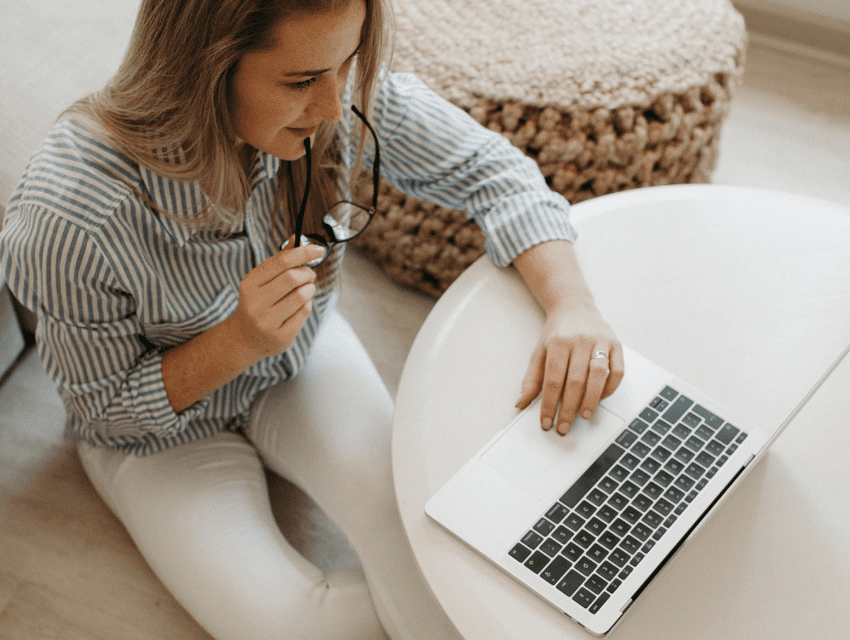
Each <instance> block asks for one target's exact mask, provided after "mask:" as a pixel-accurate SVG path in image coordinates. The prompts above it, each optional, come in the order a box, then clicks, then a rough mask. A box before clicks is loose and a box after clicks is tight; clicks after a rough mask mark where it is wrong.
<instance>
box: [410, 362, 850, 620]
mask: <svg viewBox="0 0 850 640" xmlns="http://www.w3.org/2000/svg"><path fill="white" fill-rule="evenodd" d="M848 349H850V347H848ZM848 349H845V351H844V352H843V353H842V354H841V357H839V359H838V360H837V361H836V362H835V363H834V364H833V365H832V366H831V367H830V369H829V370H828V371H827V372H826V373H824V375H823V377H822V378H821V379H820V380H819V381H818V383H817V384H816V385H815V387H814V388H813V389H812V390H811V391H810V392H809V393H808V394H807V395H806V397H805V398H804V399H803V400H802V402H801V403H800V404H799V405H798V406H797V408H796V409H795V411H794V412H793V413H792V414H791V415H790V416H789V417H788V418H787V419H786V420H785V422H784V423H783V424H782V426H781V427H780V428H779V429H776V425H766V426H765V425H756V424H751V423H748V422H746V421H745V420H743V419H741V418H740V417H739V416H736V415H734V413H733V412H732V411H731V410H729V409H728V408H727V407H724V406H723V405H722V404H720V403H719V402H716V401H714V400H712V399H711V398H708V397H706V396H705V395H704V394H702V393H700V392H699V391H698V390H696V389H694V388H692V387H690V386H689V385H688V384H686V383H685V382H684V381H682V380H680V379H677V378H676V377H674V376H673V375H671V374H670V373H668V372H667V371H665V370H663V369H662V368H660V367H658V366H657V365H655V364H654V363H652V362H650V361H649V360H647V359H646V358H644V357H642V356H640V355H638V354H637V353H635V352H634V351H632V350H630V349H628V348H626V349H625V359H626V372H627V373H626V376H625V378H624V379H623V382H622V383H621V385H620V387H619V388H618V390H617V391H616V392H615V393H614V394H613V395H612V396H611V397H609V398H607V399H605V400H603V401H602V403H601V404H600V406H599V407H598V408H597V410H596V412H595V415H594V416H593V417H592V419H591V420H589V421H585V420H581V419H577V420H576V422H575V423H574V424H573V427H572V429H571V431H570V432H569V434H568V435H567V436H565V437H560V436H558V435H557V434H555V433H554V431H549V432H546V431H543V430H542V429H541V428H540V419H539V412H540V407H539V400H538V401H537V402H535V403H533V404H532V405H531V406H529V407H528V408H527V409H526V410H525V411H523V412H522V413H520V414H519V416H517V418H516V419H515V420H514V421H513V422H512V423H511V424H510V425H508V426H507V427H506V428H505V429H504V430H502V431H501V432H499V433H498V434H497V435H496V436H495V437H494V438H493V439H492V440H491V441H490V442H489V443H487V445H486V446H484V447H483V448H482V449H481V450H480V451H479V452H478V453H477V454H476V455H475V456H474V457H473V458H472V459H471V460H470V461H469V462H468V463H467V464H466V465H464V466H463V467H462V468H461V469H460V471H458V473H457V474H455V475H454V476H453V477H452V478H451V479H450V480H449V482H448V483H447V484H446V485H445V486H443V487H442V488H441V489H440V490H439V491H438V492H437V493H436V494H435V495H434V496H433V497H432V498H431V499H430V500H429V501H428V503H427V504H426V507H425V511H426V513H427V514H428V515H429V516H430V517H431V518H433V519H434V520H436V521H437V522H439V523H440V524H441V525H443V526H444V527H445V528H446V529H448V530H449V531H450V532H451V533H453V534H454V535H456V536H457V537H459V538H460V539H461V540H462V541H464V542H465V543H467V544H468V545H470V546H471V547H472V548H474V549H475V550H477V551H478V552H480V553H481V554H482V555H484V556H485V557H486V558H487V559H489V560H491V561H492V562H494V563H495V564H497V565H498V566H499V567H501V568H502V569H503V570H504V571H506V572H508V573H509V574H510V575H512V576H514V577H515V578H516V579H517V580H519V581H520V582H522V583H523V584H524V585H525V586H526V587H528V588H529V589H531V590H532V591H534V592H535V593H536V594H538V595H539V596H540V597H542V598H544V599H545V600H546V601H547V602H549V603H550V604H551V605H553V606H554V607H556V608H557V609H559V610H560V611H562V612H564V613H565V614H566V615H567V616H569V617H570V618H572V619H573V620H574V621H576V622H577V623H578V624H580V625H582V626H583V627H585V628H586V629H587V630H588V631H590V632H591V633H592V634H594V635H600V636H601V635H605V634H607V633H609V632H610V631H611V630H612V629H613V628H614V626H615V625H616V624H617V623H618V621H620V619H621V618H622V616H623V614H624V613H625V612H626V611H627V610H628V609H629V607H630V606H631V604H632V603H633V602H634V601H635V600H636V599H637V598H638V596H640V594H641V593H642V592H643V590H644V589H645V588H646V586H647V585H648V584H649V582H650V580H652V578H653V577H654V576H655V575H656V574H657V573H658V571H660V570H661V568H662V567H663V566H664V564H665V563H666V562H667V561H668V560H669V559H670V558H671V557H672V556H673V554H674V553H675V552H676V551H677V550H678V548H679V547H680V545H681V544H682V543H683V542H684V540H685V539H686V538H688V536H690V535H692V534H693V533H694V532H695V531H696V530H697V528H698V527H699V526H700V524H701V523H702V522H704V521H705V518H706V517H707V516H708V515H710V514H711V513H712V512H713V510H714V509H715V508H716V506H717V505H718V503H719V502H720V501H721V500H722V499H723V498H724V497H725V496H726V495H728V493H729V491H730V490H731V489H732V488H733V487H735V486H736V485H737V483H738V482H739V481H740V480H741V478H742V477H743V476H744V474H745V473H746V472H747V471H749V470H750V469H752V467H753V466H754V463H755V462H756V461H757V460H758V459H759V458H760V457H761V455H762V454H764V452H765V451H766V450H767V448H768V446H769V445H770V444H771V442H772V441H773V440H774V439H775V438H776V437H777V436H778V435H779V433H780V432H781V430H782V429H783V428H784V427H785V426H786V425H787V424H788V423H789V422H790V421H791V419H792V418H793V417H794V415H796V414H797V412H798V411H799V410H800V409H801V408H802V406H803V405H804V404H805V402H806V401H807V400H808V399H809V398H810V397H811V396H812V395H813V394H814V392H815V390H817V388H818V387H819V386H820V384H821V383H822V382H823V380H825V379H826V377H827V376H828V375H829V373H830V372H831V371H832V370H833V369H834V368H835V366H837V364H838V362H840V360H841V358H843V357H844V355H846V353H847V351H848Z"/></svg>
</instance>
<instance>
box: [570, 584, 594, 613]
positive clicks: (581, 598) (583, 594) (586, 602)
mask: <svg viewBox="0 0 850 640" xmlns="http://www.w3.org/2000/svg"><path fill="white" fill-rule="evenodd" d="M595 599H596V596H595V595H594V593H593V592H592V591H590V590H589V589H586V588H584V587H582V588H581V589H579V590H578V593H576V594H575V595H574V596H573V600H575V601H576V602H578V603H579V604H580V605H581V606H583V607H584V608H585V609H587V608H589V607H590V605H592V604H593V601H594V600H595Z"/></svg>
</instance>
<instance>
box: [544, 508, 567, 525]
mask: <svg viewBox="0 0 850 640" xmlns="http://www.w3.org/2000/svg"><path fill="white" fill-rule="evenodd" d="M569 511H570V510H569V509H567V508H566V507H565V506H564V505H562V504H560V503H556V504H554V505H552V507H551V508H550V509H549V511H547V512H546V517H547V518H549V519H550V520H551V521H552V522H554V523H555V524H558V523H559V522H560V521H561V520H563V519H564V516H566V515H567V514H568V513H569Z"/></svg>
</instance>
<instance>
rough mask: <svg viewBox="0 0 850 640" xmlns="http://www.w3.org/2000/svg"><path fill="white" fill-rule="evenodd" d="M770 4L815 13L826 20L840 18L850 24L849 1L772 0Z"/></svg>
mask: <svg viewBox="0 0 850 640" xmlns="http://www.w3.org/2000/svg"><path fill="white" fill-rule="evenodd" d="M770 2H772V3H774V4H779V5H783V6H785V7H789V8H791V9H798V10H799V11H806V12H808V13H815V14H817V15H819V16H822V17H824V18H838V19H839V20H846V21H848V22H850V2H848V0H770Z"/></svg>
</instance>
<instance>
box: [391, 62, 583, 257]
mask: <svg viewBox="0 0 850 640" xmlns="http://www.w3.org/2000/svg"><path fill="white" fill-rule="evenodd" d="M374 120H375V125H374V126H375V127H376V131H377V133H378V139H379V141H380V143H381V174H382V175H384V176H385V177H386V178H387V180H388V181H389V182H390V183H391V184H392V185H393V186H394V187H396V188H397V189H399V190H401V191H403V192H404V193H407V194H408V195H411V196H414V197H416V198H419V199H422V200H426V201H430V202H433V203H435V204H438V205H440V206H443V207H446V208H450V209H460V210H463V211H465V212H466V213H467V215H468V216H469V217H471V218H473V219H474V220H475V221H476V222H477V223H478V225H479V226H480V228H481V230H482V232H483V233H484V235H485V238H486V244H485V247H486V251H487V254H488V255H489V256H490V259H491V260H492V261H493V263H494V264H496V265H498V266H507V265H509V264H510V263H511V262H512V261H513V259H514V258H516V257H517V256H518V255H519V254H521V253H522V252H524V251H525V250H526V249H529V248H531V247H532V246H534V245H537V244H540V243H542V242H546V241H548V240H568V241H571V242H572V241H573V240H575V238H576V232H575V230H574V228H573V227H572V225H571V224H570V220H569V203H568V202H567V200H566V199H565V198H564V197H563V196H561V195H560V194H558V193H555V192H554V191H552V190H551V189H549V187H548V185H547V184H546V181H545V179H544V178H543V175H542V174H541V173H540V170H539V168H538V167H537V164H536V163H535V162H534V161H533V160H532V159H531V158H528V157H527V156H525V155H524V154H523V153H522V152H521V151H520V150H519V149H517V148H516V147H514V146H513V145H512V144H511V143H510V141H508V140H507V138H505V137H504V136H502V135H501V134H499V133H496V132H494V131H491V130H489V129H487V128H485V127H482V126H481V125H480V124H478V123H477V122H476V121H475V120H474V119H473V118H472V117H471V116H469V115H468V114H467V113H466V112H464V111H463V110H462V109H460V108H458V107H456V106H454V105H452V104H451V103H450V102H448V101H447V100H445V99H443V98H441V97H440V96H438V95H437V94H436V93H434V92H433V91H431V90H430V89H429V88H428V87H426V86H425V85H424V84H423V83H422V82H421V81H420V80H418V79H417V78H416V77H415V76H412V75H409V74H389V75H388V77H387V79H386V81H385V82H384V83H383V85H382V88H381V91H380V93H379V94H378V96H377V99H376V103H375V108H374Z"/></svg>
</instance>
